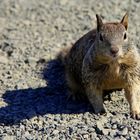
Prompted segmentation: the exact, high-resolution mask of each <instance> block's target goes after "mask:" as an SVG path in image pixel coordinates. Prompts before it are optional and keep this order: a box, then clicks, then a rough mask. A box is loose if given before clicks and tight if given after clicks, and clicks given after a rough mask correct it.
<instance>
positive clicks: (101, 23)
mask: <svg viewBox="0 0 140 140" xmlns="http://www.w3.org/2000/svg"><path fill="white" fill-rule="evenodd" d="M96 19H97V31H99V30H100V28H101V26H102V25H103V22H102V19H101V17H100V16H99V15H98V14H96Z"/></svg>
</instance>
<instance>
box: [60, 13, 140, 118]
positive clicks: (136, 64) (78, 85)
mask: <svg viewBox="0 0 140 140" xmlns="http://www.w3.org/2000/svg"><path fill="white" fill-rule="evenodd" d="M127 22H128V16H127V14H126V15H125V16H124V17H123V19H122V21H121V22H120V23H117V22H114V23H105V24H103V23H102V19H101V18H100V17H99V16H98V15H97V29H94V30H92V31H90V32H88V33H87V34H85V35H84V36H83V37H81V38H80V39H79V40H78V41H77V42H76V43H75V44H74V45H73V46H72V47H71V48H69V49H68V50H67V51H62V52H61V53H60V54H61V55H59V56H61V57H62V54H63V58H64V59H63V60H64V61H63V62H64V64H65V71H66V79H67V83H68V86H69V87H70V90H71V93H73V95H79V94H83V93H84V94H86V96H87V97H88V99H89V101H90V103H91V104H92V106H93V108H94V111H95V113H104V112H105V109H104V106H103V98H102V96H103V95H102V94H103V91H104V90H112V89H122V88H123V89H124V90H125V96H126V99H127V100H128V102H129V104H130V111H131V114H132V117H133V118H136V119H140V57H139V54H138V51H137V48H136V47H135V46H134V45H132V43H130V41H129V42H128V39H125V40H124V39H123V36H124V34H125V33H127V26H128V23H127ZM100 34H101V35H102V36H103V38H104V40H103V41H100ZM112 47H118V48H119V55H118V57H117V58H112V56H111V55H110V49H111V48H112Z"/></svg>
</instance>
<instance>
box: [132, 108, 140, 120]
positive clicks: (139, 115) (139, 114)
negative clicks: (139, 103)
mask: <svg viewBox="0 0 140 140" xmlns="http://www.w3.org/2000/svg"><path fill="white" fill-rule="evenodd" d="M130 115H131V117H132V118H133V119H137V120H140V110H132V111H131V113H130Z"/></svg>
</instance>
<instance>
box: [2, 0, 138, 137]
mask: <svg viewBox="0 0 140 140" xmlns="http://www.w3.org/2000/svg"><path fill="white" fill-rule="evenodd" d="M127 9H129V32H130V37H131V38H132V39H133V42H134V44H135V45H137V46H138V47H139V48H140V45H139V44H140V41H139V36H140V15H139V14H138V13H140V1H139V0H133V1H132V2H131V3H130V2H129V0H125V1H120V0H116V1H114V0H110V1H104V0H87V1H86V0H71V1H70V0H59V1H58V0H40V1H39V0H0V54H1V55H0V140H18V139H19V140H45V139H47V140H59V139H60V140H99V139H101V140H114V139H115V140H125V139H127V140H139V139H140V121H137V120H133V119H131V118H130V116H129V106H128V103H127V102H126V99H125V98H124V95H123V91H121V92H119V91H118V92H114V93H112V94H111V100H110V101H109V100H106V101H105V102H104V104H105V106H106V108H107V111H108V112H107V115H106V116H98V115H95V114H94V113H93V111H92V107H91V106H90V104H89V103H88V102H86V101H85V102H76V101H72V100H67V93H68V92H67V87H66V84H65V78H64V69H63V66H62V64H61V63H60V62H59V61H57V60H55V59H54V58H55V55H56V54H57V53H58V51H59V50H60V49H61V48H63V47H66V46H70V45H71V44H72V43H74V42H75V41H76V40H77V39H78V38H79V37H81V36H82V35H83V34H84V33H86V32H88V31H89V30H91V29H92V28H94V27H96V19H95V14H96V13H98V14H100V15H101V16H102V17H103V19H104V21H114V20H115V21H118V20H121V17H122V16H123V15H124V14H125V12H126V11H127Z"/></svg>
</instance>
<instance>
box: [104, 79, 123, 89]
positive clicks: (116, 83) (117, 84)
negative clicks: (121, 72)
mask: <svg viewBox="0 0 140 140" xmlns="http://www.w3.org/2000/svg"><path fill="white" fill-rule="evenodd" d="M124 87H125V83H124V82H123V81H122V80H120V79H106V80H104V81H103V82H102V89H104V90H110V89H121V88H124Z"/></svg>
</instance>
